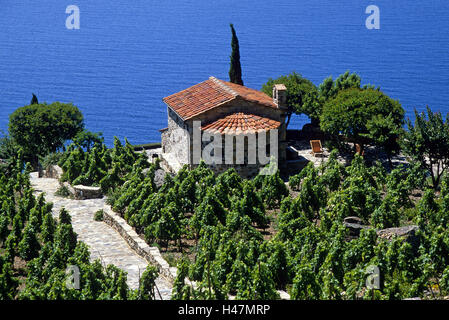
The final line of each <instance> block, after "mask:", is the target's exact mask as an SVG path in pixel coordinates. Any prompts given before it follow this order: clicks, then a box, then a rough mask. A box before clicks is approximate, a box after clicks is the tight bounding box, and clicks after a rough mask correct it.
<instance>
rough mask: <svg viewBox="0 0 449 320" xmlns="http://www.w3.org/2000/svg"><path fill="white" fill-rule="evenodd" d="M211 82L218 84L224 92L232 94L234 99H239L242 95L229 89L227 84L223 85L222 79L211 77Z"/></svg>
mask: <svg viewBox="0 0 449 320" xmlns="http://www.w3.org/2000/svg"><path fill="white" fill-rule="evenodd" d="M209 79H210V80H212V81H213V82H214V83H216V84H217V85H219V86H220V87H221V88H222V89H223V90H225V91H226V92H228V93H230V94H232V95H233V96H234V97H239V96H240V95H239V94H238V93H237V92H236V91H234V89H232V88H230V87H228V86H227V85H226V84H225V83H223V81H221V80H220V79H217V78H215V77H214V76H210V77H209Z"/></svg>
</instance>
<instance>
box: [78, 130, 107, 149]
mask: <svg viewBox="0 0 449 320" xmlns="http://www.w3.org/2000/svg"><path fill="white" fill-rule="evenodd" d="M73 142H74V143H76V144H78V145H80V146H81V147H83V148H86V150H87V152H89V151H90V149H91V148H92V147H93V146H94V145H95V144H102V143H103V142H104V138H103V133H101V132H91V131H88V130H83V131H80V132H78V133H77V134H76V135H75V137H73Z"/></svg>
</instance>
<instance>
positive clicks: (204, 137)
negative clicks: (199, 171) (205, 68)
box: [160, 77, 287, 177]
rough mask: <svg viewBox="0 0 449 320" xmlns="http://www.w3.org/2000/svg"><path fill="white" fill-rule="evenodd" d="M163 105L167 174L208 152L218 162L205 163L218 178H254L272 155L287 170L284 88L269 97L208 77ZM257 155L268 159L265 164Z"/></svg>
mask: <svg viewBox="0 0 449 320" xmlns="http://www.w3.org/2000/svg"><path fill="white" fill-rule="evenodd" d="M163 101H164V102H165V104H166V105H167V114H168V127H167V128H164V129H161V130H160V132H161V141H162V153H161V159H162V165H163V166H165V167H166V168H167V169H168V170H170V171H172V172H177V171H178V170H179V169H180V168H181V167H182V166H183V165H184V164H187V165H189V167H190V168H193V167H195V166H196V165H198V163H199V160H200V159H203V160H204V159H205V158H206V159H207V155H208V154H209V153H210V155H211V156H212V157H213V156H216V157H215V158H214V160H212V161H210V160H209V161H205V162H206V164H208V165H209V166H210V167H211V168H212V169H213V170H214V171H215V172H217V173H220V172H223V171H225V170H227V169H228V168H230V167H234V168H235V169H236V170H237V172H239V174H241V175H242V176H244V177H250V176H254V175H256V174H257V173H258V172H259V170H260V168H261V167H262V166H264V165H265V164H266V163H267V161H266V159H270V156H274V157H275V158H276V159H277V161H278V166H279V167H280V168H282V167H283V166H285V161H286V128H285V118H286V111H287V107H286V87H285V86H284V85H282V84H281V85H275V86H274V88H273V98H271V97H270V96H268V95H266V94H265V93H263V92H261V91H258V90H254V89H250V88H247V87H245V86H241V85H237V84H234V83H231V82H227V81H223V80H219V79H217V78H215V77H210V78H209V79H208V80H206V81H203V82H201V83H199V84H196V85H194V86H192V87H190V88H187V89H185V90H182V91H180V92H178V93H175V94H172V95H170V96H168V97H165V98H164V99H163ZM210 137H213V138H212V140H210ZM217 138H218V139H217ZM220 138H221V140H220ZM253 138H254V139H255V140H254V139H253ZM216 139H217V140H216ZM239 139H240V140H239ZM198 141H199V142H198ZM229 141H230V142H229ZM211 142H213V143H211ZM239 142H240V144H239ZM242 142H243V144H242ZM211 145H212V147H211ZM242 146H244V148H243V149H242ZM229 151H231V153H229ZM273 151H275V152H273ZM273 153H274V154H273ZM255 154H257V157H255V156H254V155H255ZM261 154H265V155H266V157H265V162H263V161H261V159H263V157H261V156H260V155H261ZM205 155H206V156H205ZM230 159H232V161H229V160H230ZM221 160H222V161H221ZM268 161H269V160H268Z"/></svg>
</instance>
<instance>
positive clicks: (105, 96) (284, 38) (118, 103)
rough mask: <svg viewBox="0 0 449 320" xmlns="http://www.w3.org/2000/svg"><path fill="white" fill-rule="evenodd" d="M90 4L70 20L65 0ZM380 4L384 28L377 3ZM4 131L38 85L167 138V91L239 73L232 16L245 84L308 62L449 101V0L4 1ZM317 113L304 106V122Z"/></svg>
mask: <svg viewBox="0 0 449 320" xmlns="http://www.w3.org/2000/svg"><path fill="white" fill-rule="evenodd" d="M71 4H75V5H77V6H78V7H79V8H80V11H81V28H80V29H79V30H68V29H66V27H65V20H66V18H67V16H68V14H66V13H65V9H66V7H67V6H68V5H71ZM370 4H375V5H377V6H378V7H379V8H380V17H381V21H380V23H381V24H380V28H381V29H380V30H368V29H367V28H366V27H365V19H366V17H367V16H368V15H367V14H365V8H366V7H367V6H368V5H370ZM0 8H1V9H0V14H1V15H0V130H6V129H7V125H8V116H9V114H10V113H12V112H13V111H14V110H15V109H16V108H18V107H20V106H23V105H26V104H28V103H29V101H30V99H31V93H32V92H34V93H36V95H37V96H38V98H39V101H40V102H43V101H46V102H49V103H50V102H53V101H63V102H73V103H74V104H75V105H77V106H78V107H79V108H80V109H81V111H82V112H83V114H84V117H85V122H86V127H87V128H88V129H90V130H92V131H102V132H103V133H104V136H105V139H106V142H107V144H108V145H111V144H112V141H113V137H114V136H118V137H119V138H121V139H123V138H124V137H127V138H128V139H129V141H130V142H131V143H134V144H139V143H146V142H154V141H159V139H160V135H159V132H158V129H160V128H163V127H165V126H166V121H167V120H166V119H167V117H166V107H165V105H164V103H163V102H162V98H163V97H165V96H168V95H170V94H172V93H175V92H177V91H179V90H182V89H185V88H187V87H189V86H191V85H193V84H196V83H198V82H201V81H203V80H206V79H208V77H209V76H211V75H214V76H216V77H218V78H221V79H224V80H227V79H228V70H229V55H230V51H231V49H230V41H231V35H230V29H229V23H230V22H232V23H234V25H235V27H236V30H237V34H238V37H239V41H240V53H241V63H242V69H243V80H244V82H245V85H247V86H249V87H252V88H256V89H260V88H261V86H262V84H263V83H264V82H266V81H267V79H268V78H269V77H277V76H279V75H281V74H286V73H289V72H291V71H294V70H296V71H297V72H299V73H301V74H302V75H303V76H305V77H306V78H309V79H310V80H311V81H313V82H314V83H315V84H319V83H321V81H322V80H323V79H324V78H326V77H327V76H329V75H332V76H334V78H335V77H336V76H338V75H339V74H341V73H343V72H345V71H346V70H351V71H355V72H357V73H358V74H360V75H361V77H362V82H363V83H364V84H367V83H370V84H374V85H376V86H380V87H381V89H382V90H383V91H384V92H386V93H387V94H388V95H390V96H391V97H393V98H395V99H398V100H399V101H400V102H401V103H402V106H403V107H404V109H406V111H407V114H406V116H408V117H412V118H413V109H414V108H417V109H418V110H422V109H423V108H425V106H426V105H429V106H430V107H431V108H432V109H433V110H434V111H437V110H439V111H442V112H443V113H447V112H449V90H448V88H449V28H448V24H449V22H448V21H449V2H448V1H447V0H427V1H405V0H395V1H391V0H388V1H386V0H375V1H373V2H371V1H363V0H352V1H349V0H339V1H331V0H321V1H316V0H306V1H298V0H290V1H287V0H277V1H265V0H254V1H242V0H226V1H225V0H220V1H218V0H207V1H203V0H196V1H193V0H191V1H186V0H176V1H175V0H165V1H153V0H132V1H129V0H126V1H125V0H114V1H100V0H96V1H93V0H89V1H87V0H70V1H69V0H66V1H61V0H46V1H39V2H38V1H25V0H14V1H2V0H0ZM306 122H308V119H307V118H306V117H304V116H303V117H295V119H293V120H292V122H291V124H290V127H292V128H300V127H301V126H302V125H303V124H304V123H306Z"/></svg>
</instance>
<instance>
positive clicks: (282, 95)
mask: <svg viewBox="0 0 449 320" xmlns="http://www.w3.org/2000/svg"><path fill="white" fill-rule="evenodd" d="M273 102H274V103H275V104H277V106H278V107H279V109H283V110H287V87H286V86H285V85H284V84H275V85H274V86H273Z"/></svg>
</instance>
